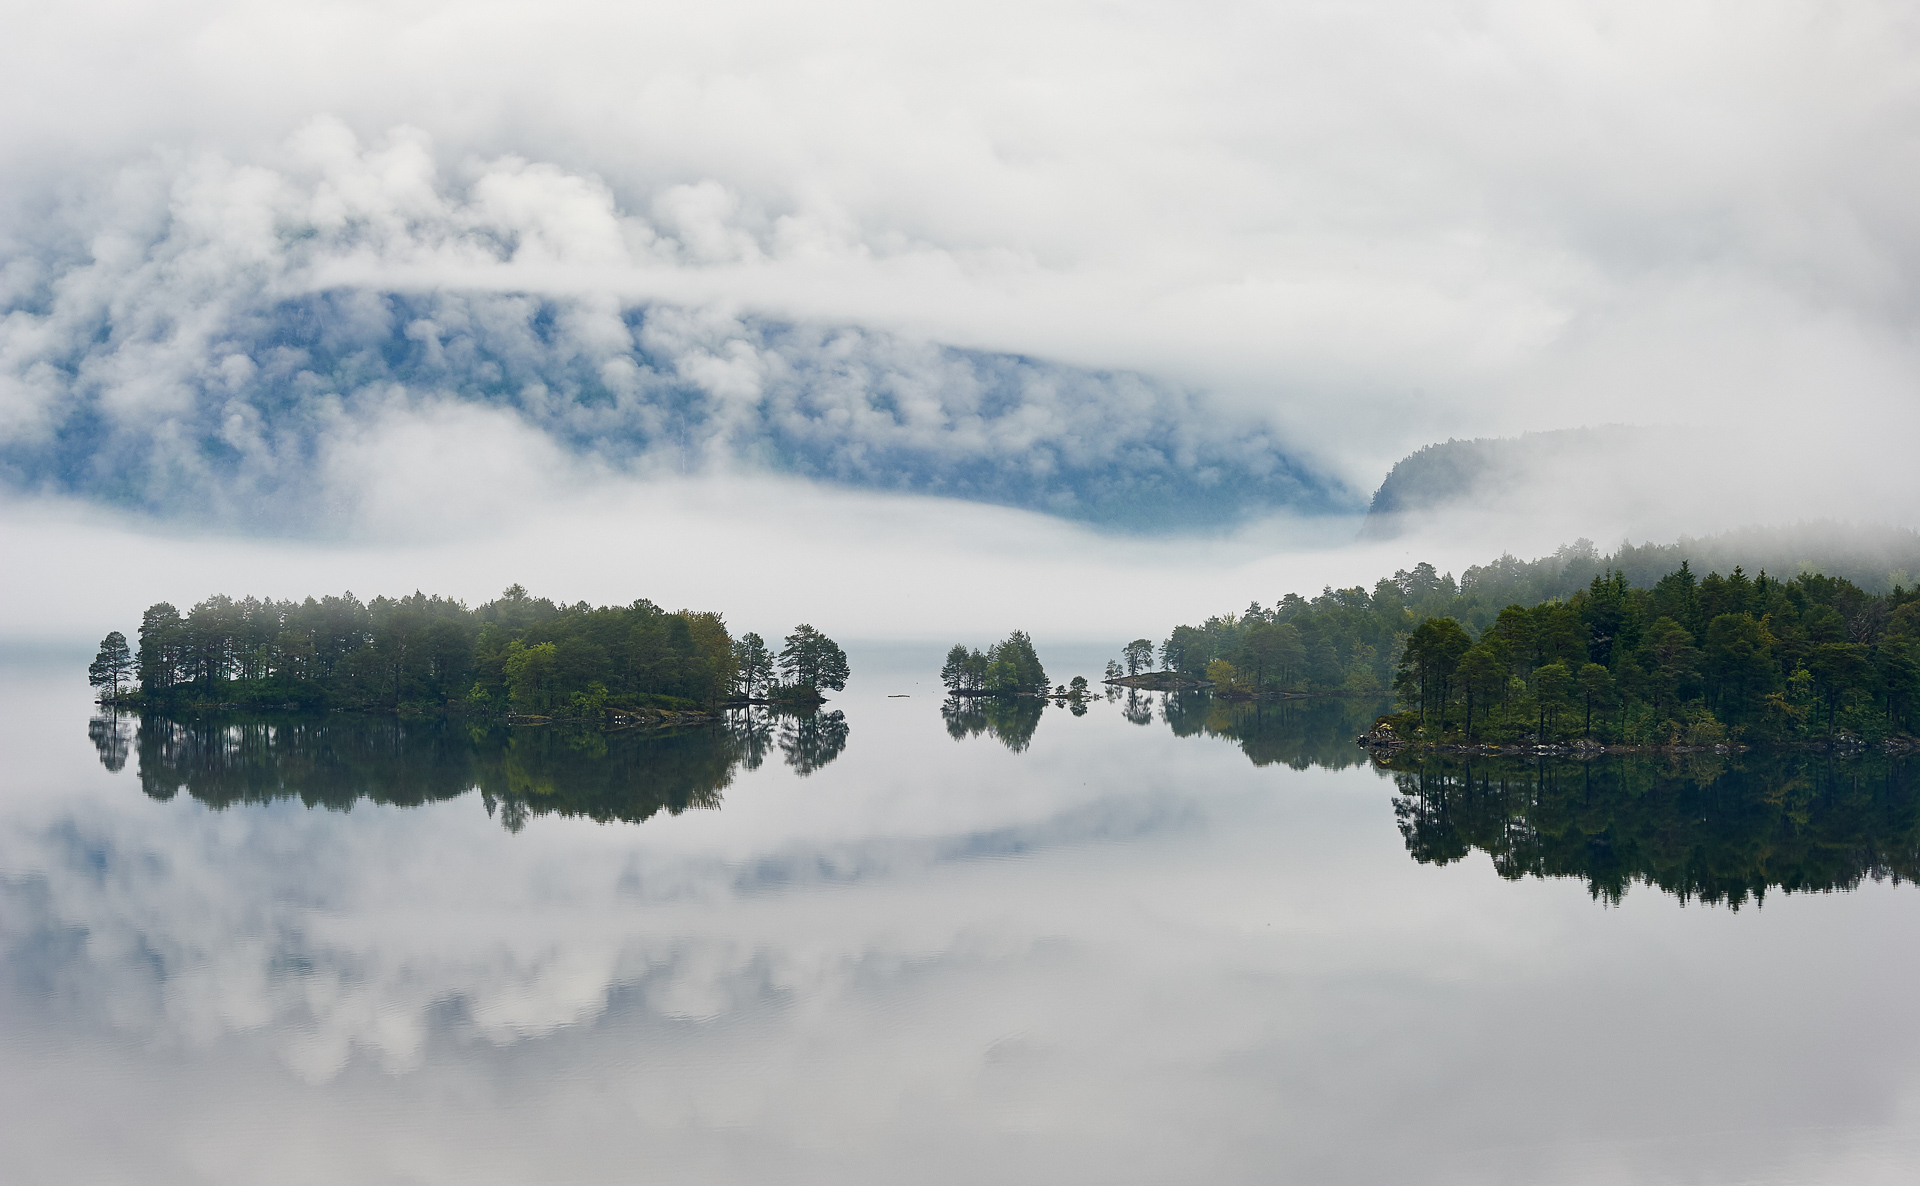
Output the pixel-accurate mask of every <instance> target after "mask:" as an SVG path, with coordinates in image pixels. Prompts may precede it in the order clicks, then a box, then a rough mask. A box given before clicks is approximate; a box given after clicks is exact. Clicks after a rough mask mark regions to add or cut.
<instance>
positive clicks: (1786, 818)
mask: <svg viewBox="0 0 1920 1186" xmlns="http://www.w3.org/2000/svg"><path fill="white" fill-rule="evenodd" d="M1392 766H1393V771H1394V772H1393V779H1394V782H1395V784H1396V787H1397V789H1398V792H1399V797H1398V798H1397V799H1396V801H1395V813H1396V814H1397V815H1398V816H1399V819H1400V831H1401V834H1402V835H1403V836H1404V837H1405V838H1406V844H1407V851H1408V852H1409V853H1410V854H1411V855H1412V856H1413V858H1414V859H1415V860H1417V861H1421V862H1425V863H1431V864H1438V865H1444V864H1447V863H1449V862H1451V861H1457V860H1460V859H1461V858H1463V857H1465V856H1466V855H1468V854H1469V853H1470V852H1472V851H1473V850H1474V849H1479V850H1481V851H1483V852H1485V853H1487V854H1489V855H1490V856H1491V857H1492V858H1493V864H1494V868H1495V869H1497V870H1499V872H1500V875H1501V876H1503V877H1507V878H1512V879H1518V878H1522V877H1529V876H1531V877H1543V878H1544V877H1578V878H1582V879H1584V880H1585V881H1586V883H1587V885H1588V888H1589V889H1590V890H1591V891H1592V893H1593V896H1594V897H1596V898H1599V899H1602V900H1605V901H1608V902H1618V901H1619V900H1620V898H1621V896H1622V895H1624V894H1625V893H1626V891H1627V888H1628V887H1629V886H1631V885H1632V884H1634V883H1635V882H1639V883H1641V884H1645V885H1651V886H1656V887H1658V888H1660V889H1662V890H1664V891H1666V892H1668V893H1671V894H1674V895H1676V896H1677V897H1679V898H1680V899H1681V900H1682V901H1689V900H1694V899H1698V900H1699V901H1702V902H1709V903H1725V904H1726V905H1728V906H1731V907H1734V908H1735V909H1738V908H1739V907H1740V906H1741V905H1743V904H1745V903H1747V902H1749V901H1751V902H1754V903H1758V902H1760V901H1761V900H1762V899H1763V898H1764V897H1765V895H1766V893H1767V891H1768V890H1770V889H1779V890H1781V891H1782V892H1785V893H1795V892H1829V891H1833V890H1850V889H1853V888H1855V887H1857V886H1858V885H1859V884H1860V883H1861V882H1862V881H1863V880H1866V879H1869V878H1871V879H1873V880H1875V881H1879V880H1883V879H1886V878H1892V879H1893V880H1894V881H1896V882H1898V881H1902V880H1907V881H1912V880H1920V791H1917V790H1916V787H1915V780H1914V777H1913V767H1914V764H1913V763H1912V762H1911V761H1907V760H1903V759H1898V758H1886V757H1878V756H1872V757H1860V758H1853V759H1846V760H1836V759H1834V758H1831V757H1828V756H1826V755H1820V754H1799V753H1790V754H1770V755H1757V754H1746V755H1741V756H1739V757H1733V758H1729V757H1717V756H1714V755H1709V754H1700V755H1689V756H1686V757H1684V758H1667V757H1638V756H1635V757H1609V758H1600V759H1596V760H1593V761H1588V762H1576V761H1572V760H1549V761H1537V762H1536V761H1527V760H1519V759H1512V758H1505V759H1487V758H1467V757H1461V756H1454V755H1441V756H1427V757H1420V758H1416V757H1410V756H1409V757H1402V758H1399V759H1396V760H1394V762H1393V763H1392Z"/></svg>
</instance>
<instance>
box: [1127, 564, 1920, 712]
mask: <svg viewBox="0 0 1920 1186" xmlns="http://www.w3.org/2000/svg"><path fill="white" fill-rule="evenodd" d="M1598 560H1599V558H1598V557H1597V556H1596V555H1595V554H1594V552H1593V550H1592V547H1591V545H1590V544H1588V543H1586V541H1582V542H1581V543H1580V544H1578V545H1575V546H1573V547H1572V548H1565V549H1561V551H1560V553H1558V554H1557V555H1556V556H1555V557H1553V558H1549V559H1548V560H1543V561H1536V562H1533V563H1532V564H1528V563H1525V562H1521V561H1516V560H1513V559H1512V558H1511V557H1507V558H1504V559H1503V560H1502V561H1499V562H1496V564H1494V565H1489V566H1487V567H1485V568H1475V569H1469V570H1468V571H1467V573H1466V574H1465V576H1464V577H1463V578H1462V579H1460V580H1458V581H1456V580H1455V579H1454V578H1453V577H1452V576H1451V575H1450V574H1449V575H1445V576H1443V575H1441V574H1439V573H1437V572H1436V571H1435V570H1434V568H1433V566H1432V565H1429V564H1420V565H1416V566H1415V567H1414V568H1413V569H1412V570H1402V571H1399V572H1396V573H1395V574H1394V575H1393V576H1392V577H1391V578H1386V579H1382V580H1381V581H1379V582H1377V583H1376V584H1375V586H1374V588H1373V589H1372V590H1371V591H1369V590H1367V589H1365V588H1361V587H1355V588H1350V589H1327V590H1325V591H1324V592H1323V593H1322V594H1321V595H1320V596H1319V597H1315V598H1312V599H1307V598H1303V597H1300V596H1299V595H1297V594H1289V595H1287V596H1286V597H1284V598H1282V599H1281V600H1280V601H1279V602H1278V603H1276V604H1275V605H1274V606H1273V607H1272V608H1271V609H1263V608H1262V607H1261V606H1260V605H1259V604H1258V603H1255V604H1253V605H1250V606H1249V607H1248V608H1247V610H1246V611H1244V612H1243V613H1240V614H1237V615H1222V616H1219V617H1215V618H1209V619H1208V620H1207V621H1206V622H1204V623H1202V624H1201V625H1199V626H1179V627H1176V628H1175V629H1174V631H1173V632H1172V634H1171V635H1170V636H1169V637H1168V638H1167V640H1166V641H1165V642H1164V643H1163V644H1162V645H1161V647H1160V656H1159V657H1160V660H1161V665H1162V669H1163V670H1167V671H1172V672H1177V673H1180V674H1181V675H1183V676H1186V677H1189V678H1193V679H1203V680H1205V681H1207V682H1208V683H1209V684H1210V685H1211V686H1212V688H1213V690H1214V692H1215V694H1216V695H1219V694H1226V695H1229V696H1233V695H1239V696H1269V695H1273V694H1277V693H1281V692H1293V693H1305V694H1318V695H1351V696H1368V697H1371V696H1379V695H1382V694H1384V693H1386V692H1388V691H1391V692H1392V693H1393V694H1394V695H1395V696H1396V698H1397V699H1398V701H1399V707H1400V711H1399V712H1398V713H1396V714H1393V715H1392V716H1390V717H1388V718H1386V719H1385V720H1384V721H1383V722H1382V725H1383V726H1384V728H1383V729H1381V730H1380V731H1379V732H1377V733H1376V734H1374V740H1375V741H1378V742H1381V743H1383V744H1388V745H1401V744H1429V745H1488V744H1503V743H1519V742H1527V743H1531V744H1536V745H1538V744H1571V743H1575V742H1576V741H1578V742H1583V743H1586V744H1591V745H1605V746H1627V747H1635V748H1667V747H1676V746H1684V747H1713V746H1738V745H1743V744H1745V745H1752V744H1761V743H1768V744H1820V745H1841V746H1847V745H1864V744H1875V745H1877V744H1883V743H1891V744H1895V745H1902V744H1909V743H1911V739H1912V735H1913V731H1914V729H1915V726H1916V720H1915V715H1914V714H1915V700H1916V693H1920V591H1916V590H1914V589H1909V588H1906V587H1903V586H1902V585H1900V584H1898V583H1895V584H1892V586H1891V587H1890V588H1888V589H1887V590H1886V591H1885V592H1881V593H1872V592H1868V591H1867V590H1865V589H1863V588H1861V587H1860V586H1859V585H1857V584H1855V583H1854V582H1852V581H1850V580H1847V579H1845V578H1841V577H1829V576H1824V575H1822V574H1820V573H1816V572H1809V573H1804V574H1801V575H1797V576H1794V577H1792V578H1789V579H1786V580H1779V579H1775V578H1773V577H1770V576H1768V575H1767V574H1766V573H1765V572H1762V573H1760V574H1759V575H1758V576H1751V577H1750V576H1749V575H1748V574H1747V573H1746V571H1745V570H1744V568H1742V567H1740V566H1738V565H1736V566H1734V567H1733V569H1732V572H1731V575H1728V576H1722V575H1720V574H1719V573H1718V572H1710V573H1708V574H1707V575H1706V576H1705V577H1704V578H1702V577H1700V576H1698V575H1697V574H1696V573H1695V572H1694V570H1693V568H1692V565H1691V563H1690V562H1689V561H1688V560H1686V559H1684V558H1683V559H1681V560H1680V561H1679V563H1678V565H1677V566H1676V567H1674V568H1673V569H1672V570H1671V571H1668V572H1666V573H1664V574H1663V575H1661V576H1659V577H1658V578H1657V579H1655V580H1653V581H1651V582H1650V583H1649V584H1646V585H1640V584H1636V583H1634V582H1633V581H1631V580H1629V578H1628V576H1627V574H1626V573H1625V572H1624V571H1622V570H1620V569H1618V568H1614V567H1613V566H1612V565H1610V564H1607V565H1604V566H1603V565H1601V564H1600V563H1598ZM1583 567H1586V568H1590V569H1592V568H1597V569H1598V571H1593V572H1592V574H1591V576H1590V577H1588V579H1587V580H1586V581H1585V583H1584V586H1583V587H1576V588H1574V589H1573V590H1572V591H1571V592H1569V593H1566V594H1564V595H1557V594H1556V595H1550V596H1545V597H1539V598H1529V599H1528V600H1526V601H1521V600H1519V599H1517V598H1514V597H1513V596H1512V595H1513V594H1516V593H1522V594H1524V593H1525V592H1527V591H1528V590H1529V588H1530V587H1532V588H1534V589H1536V590H1537V588H1538V587H1539V586H1540V585H1542V584H1548V583H1551V582H1554V581H1564V580H1565V579H1566V574H1567V573H1568V572H1569V571H1573V572H1579V571H1580V570H1581V569H1582V568H1583Z"/></svg>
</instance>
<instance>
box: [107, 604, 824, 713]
mask: <svg viewBox="0 0 1920 1186" xmlns="http://www.w3.org/2000/svg"><path fill="white" fill-rule="evenodd" d="M849 675H850V672H849V668H848V665H847V656H846V652H844V651H843V650H841V648H840V646H839V645H838V644H837V643H835V642H834V641H833V640H832V639H831V638H828V637H827V636H826V635H825V634H822V633H821V632H820V631H818V630H816V629H815V628H814V627H813V626H811V625H808V624H806V623H802V624H801V625H799V626H796V627H794V629H793V632H792V633H790V634H788V635H787V636H786V638H785V640H784V645H783V646H782V648H781V649H780V650H779V651H778V652H777V653H776V652H773V651H771V650H770V649H769V647H768V646H767V644H766V642H765V641H764V640H763V639H762V638H761V637H760V636H759V635H758V634H752V633H748V634H743V635H741V636H740V637H739V638H737V639H736V638H734V637H732V636H731V634H730V633H729V632H728V630H727V626H726V622H725V619H724V618H723V617H722V615H720V614H719V613H716V612H712V611H704V610H679V611H677V612H671V613H670V612H668V611H666V610H664V609H662V608H660V607H659V606H657V605H655V604H654V603H653V602H651V601H648V600H646V599H644V598H642V599H639V600H636V601H634V602H633V603H632V604H630V605H624V606H599V607H594V606H590V605H588V604H587V603H586V602H584V601H582V602H577V603H575V604H573V605H563V604H557V603H555V602H553V601H551V600H549V599H547V598H544V597H534V596H532V595H531V594H529V593H528V592H527V590H526V589H525V588H523V587H522V586H520V585H514V586H512V587H510V588H508V589H507V590H506V591H505V592H503V593H502V594H501V595H500V596H499V597H498V598H495V599H494V600H492V601H489V602H487V603H486V604H484V605H481V606H479V607H478V608H475V609H468V608H467V607H466V606H465V605H463V604H462V603H460V602H459V601H456V600H453V599H451V598H445V597H429V596H427V595H425V594H423V593H414V594H413V595H412V596H410V597H401V598H390V597H376V598H374V599H373V600H372V601H369V602H364V603H363V602H361V601H360V600H359V599H358V598H356V597H354V595H353V594H352V593H346V594H343V595H341V596H338V597H332V596H329V597H323V598H318V599H316V598H313V597H309V598H307V599H306V600H304V601H302V602H297V603H296V602H293V601H272V600H261V599H258V598H253V597H247V598H242V599H238V600H236V599H234V598H232V597H227V596H215V597H209V598H208V599H206V600H205V601H202V602H200V603H199V604H198V605H195V606H194V607H193V608H192V609H191V610H189V611H188V612H187V613H185V614H182V613H180V611H179V610H177V609H176V608H175V607H174V606H172V605H170V604H168V603H166V602H161V603H159V604H157V605H154V606H151V607H149V608H148V610H147V611H146V613H145V614H143V615H142V617H141V621H140V628H139V633H138V645H137V650H134V649H131V648H129V647H128V645H127V638H126V636H125V635H124V634H122V633H121V632H120V631H117V630H116V631H114V632H112V633H110V634H108V635H107V637H106V638H104V639H103V640H101V643H100V650H99V654H98V655H97V656H96V657H95V659H94V662H93V665H92V667H91V668H90V670H89V679H90V681H91V682H92V683H93V685H94V686H95V687H96V688H99V689H100V700H101V702H102V703H103V704H107V705H110V706H113V707H117V708H128V709H139V710H143V711H158V712H203V711H207V710H211V709H245V710H250V711H254V712H278V711H288V712H305V713H312V712H325V711H340V710H350V711H359V712H378V713H397V714H400V715H414V714H421V713H429V712H436V713H437V712H450V711H451V712H460V713H464V714H468V715H473V716H481V717H488V718H500V719H505V720H507V721H510V722H516V723H540V722H549V721H559V720H570V721H578V722H588V723H594V724H603V725H611V726H658V725H666V724H691V723H698V722H703V721H714V720H718V719H719V717H718V711H719V710H720V709H723V708H726V707H730V706H743V705H753V704H785V705H793V706H800V707H811V706H814V705H818V704H820V703H821V702H822V701H824V700H825V696H824V695H823V692H825V691H840V690H842V689H844V688H845V687H846V685H847V680H848V678H849Z"/></svg>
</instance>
